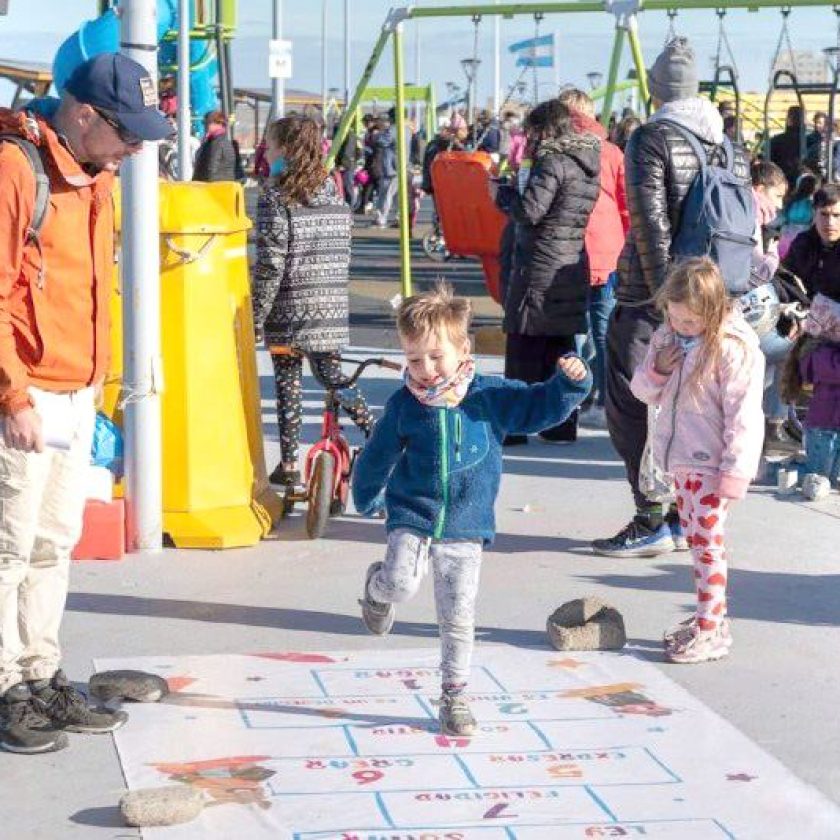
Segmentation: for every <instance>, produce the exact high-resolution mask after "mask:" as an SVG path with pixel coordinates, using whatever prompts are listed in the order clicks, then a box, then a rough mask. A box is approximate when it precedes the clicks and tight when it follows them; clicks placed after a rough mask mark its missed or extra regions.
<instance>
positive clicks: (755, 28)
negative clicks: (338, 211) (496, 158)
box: [0, 0, 837, 102]
mask: <svg viewBox="0 0 840 840" xmlns="http://www.w3.org/2000/svg"><path fill="white" fill-rule="evenodd" d="M324 2H326V7H327V17H328V31H327V55H328V70H327V84H326V87H327V88H330V87H336V88H338V89H339V90H343V88H344V58H343V55H344V52H343V50H344V36H343V31H344V16H343V9H344V0H284V2H283V10H284V11H283V29H284V32H283V37H284V38H287V39H289V40H291V41H292V42H293V78H292V79H291V80H289V82H287V84H288V85H289V86H290V87H295V88H302V89H305V90H311V91H320V90H321V75H322V74H321V55H322V51H321V42H322V38H321V27H322V3H324ZM399 3H400V0H350V7H351V16H350V17H351V25H350V30H351V76H352V78H353V79H357V78H358V76H359V74H360V73H361V71H362V69H363V68H364V66H365V64H366V62H367V60H368V57H369V55H370V51H371V49H372V47H373V44H374V42H375V40H376V36H377V34H378V32H379V29H380V28H381V26H382V23H383V21H384V19H385V16H386V13H387V11H388V9H389V8H390V7H391V6H393V5H399ZM414 5H416V6H434V5H466V4H464V3H463V2H461V0H415V4H414ZM9 6H10V11H9V15H8V16H6V17H0V57H3V58H21V59H23V58H28V59H30V60H36V61H45V62H50V61H52V57H53V55H54V54H55V50H56V49H57V47H58V45H59V44H60V43H61V42H62V41H63V40H64V38H66V37H67V36H68V35H69V34H71V33H72V32H74V31H75V30H76V29H77V28H78V27H79V25H80V24H81V23H82V22H84V21H85V20H88V19H90V18H92V17H94V16H95V15H96V9H97V3H96V2H95V0H41V3H40V4H39V6H38V7H37V8H39V9H41V10H42V11H43V14H41V15H34V14H33V12H32V10H33V8H34V3H33V0H9ZM271 9H272V0H240V3H239V27H238V30H237V37H236V40H235V41H234V45H233V65H234V84H235V85H236V86H237V87H239V86H242V87H249V86H250V87H267V86H268V85H269V80H268V78H267V62H268V58H267V56H268V46H267V40H268V38H269V37H270V35H271ZM790 24H791V37H792V40H793V43H794V47H795V48H797V49H816V50H819V49H822V48H823V47H826V46H830V45H834V44H835V43H836V42H837V34H836V16H835V15H834V14H833V13H832V11H831V8H830V6H827V7H826V8H818V9H796V10H794V11H793V12H792V14H791V16H790ZM676 25H677V32H678V34H680V35H686V36H688V37H689V38H690V39H691V41H692V43H693V44H694V47H695V51H696V53H697V58H698V67H699V70H700V74H701V76H703V77H711V68H712V66H713V65H712V58H713V55H714V52H715V48H716V43H717V32H718V21H717V18H716V16H715V14H714V12H713V11H712V10H708V11H697V12H681V13H680V14H679V16H678V18H677V22H676ZM726 25H727V30H728V35H729V40H730V43H731V44H732V47H733V50H734V53H735V55H734V58H735V62H736V65H737V67H738V70H739V73H740V77H741V87H742V89H744V90H764V89H766V84H767V83H766V79H767V76H768V70H769V65H770V59H771V56H772V54H773V52H774V50H775V48H776V43H777V41H778V39H779V32H780V26H781V15H780V14H779V12H778V11H776V10H772V9H766V10H762V11H760V12H757V13H750V12H747V11H741V10H733V11H731V12H730V13H729V14H728V15H727V17H726ZM639 28H640V32H641V40H642V46H643V51H644V55H645V59H646V62H647V63H648V65H650V63H652V61H653V59H654V58H655V56H656V54H657V53H658V52H659V49H660V48H661V46H662V44H663V42H664V40H665V37H666V34H667V31H668V19H667V16H666V15H665V13H664V12H643V13H642V14H641V15H640V16H639ZM540 32H541V34H547V33H549V32H554V33H555V34H556V38H557V52H558V56H559V66H558V74H557V75H558V78H559V80H560V81H561V83H572V84H576V85H578V86H581V87H584V88H588V86H589V82H588V81H587V74H588V73H590V72H600V73H603V74H604V76H606V71H607V66H608V63H609V55H610V51H611V43H612V32H613V22H612V19H611V18H610V16H608V15H607V14H606V13H593V14H568V15H547V16H546V17H545V19H544V20H543V21H542V23H541V24H540ZM533 34H534V20H533V16H521V17H517V18H514V19H512V20H503V21H502V24H501V43H502V64H501V68H502V70H501V76H502V87H503V88H504V89H505V90H506V89H507V88H508V87H509V86H510V85H511V84H512V83H513V82H514V81H515V80H516V78H517V77H518V75H519V70H518V69H517V68H516V67H515V64H514V58H513V56H512V55H511V54H510V53H508V51H507V47H508V46H509V45H510V44H512V43H514V42H515V41H517V40H520V39H522V38H528V37H531V36H532V35H533ZM473 39H474V26H473V23H472V21H471V20H470V19H469V18H463V19H459V18H439V19H435V20H424V21H420V22H413V21H412V22H409V23H407V24H406V38H405V41H406V79H407V80H409V81H415V78H414V77H415V76H416V75H417V68H418V67H419V77H420V80H421V82H422V83H428V82H429V81H431V82H433V83H434V84H435V86H436V89H437V96H438V100H439V101H441V100H443V99H445V98H446V83H447V82H454V83H456V84H458V85H461V86H463V85H464V83H465V79H464V74H463V70H462V68H461V64H460V62H461V59H463V58H468V57H472V54H473ZM478 57H479V58H480V59H481V65H480V69H479V73H478V98H479V100H480V101H482V102H484V101H486V99H487V97H489V96H490V95H491V89H492V76H493V71H492V68H493V22H492V20H491V19H490V18H489V17H487V18H485V19H484V20H483V21H482V23H481V25H480V28H479V41H478ZM630 64H631V62H630V56H629V50H628V53H627V55H625V57H624V60H623V63H622V68H621V71H620V76H621V77H623V76H624V75H625V74H626V72H627V69H628V68H629V67H630ZM392 72H393V71H392V64H391V50H390V49H389V50H386V54H385V56H384V57H383V60H382V62H381V65H380V67H379V69H378V71H377V73H376V75H375V76H374V80H373V81H374V83H375V84H391V83H392V82H393V75H392ZM527 79H528V83H529V90H530V89H531V86H532V76H531V75H530V74H529V75H528V77H527ZM538 83H539V91H540V95H541V97H542V96H547V95H549V93H550V91H551V90H552V88H553V83H554V71H553V70H547V69H546V70H541V71H540V76H539V78H538ZM9 90H10V89H9V88H8V87H6V88H0V102H8V98H9Z"/></svg>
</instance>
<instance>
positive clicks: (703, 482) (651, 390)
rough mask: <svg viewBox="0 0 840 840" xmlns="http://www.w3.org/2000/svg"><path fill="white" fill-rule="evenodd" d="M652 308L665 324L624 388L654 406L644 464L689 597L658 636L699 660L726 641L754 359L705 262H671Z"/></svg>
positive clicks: (757, 378)
mask: <svg viewBox="0 0 840 840" xmlns="http://www.w3.org/2000/svg"><path fill="white" fill-rule="evenodd" d="M657 303H658V305H659V307H660V309H661V310H662V312H663V314H664V316H665V323H664V324H663V325H662V326H661V327H660V328H659V329H658V330H657V331H656V332H655V333H654V335H653V339H652V340H651V343H650V348H649V350H648V354H647V357H646V358H645V360H644V362H643V363H642V365H641V366H640V367H639V368H638V369H637V370H636V373H635V375H634V376H633V380H632V382H631V386H630V387H631V388H632V390H633V393H634V394H635V395H636V396H637V397H638V398H639V399H640V400H642V401H643V402H645V403H647V404H648V405H657V406H659V407H660V412H659V415H658V417H657V420H656V424H655V426H654V427H653V429H652V430H651V432H650V434H651V446H652V451H653V458H654V461H655V462H656V464H657V465H658V466H659V467H660V468H661V469H662V470H663V471H664V472H665V473H667V474H669V475H670V476H672V477H673V480H674V490H675V493H676V497H677V508H678V510H679V512H680V522H681V525H682V527H683V529H684V530H685V532H686V536H687V539H688V545H689V547H690V548H691V554H692V559H693V561H694V581H695V588H696V591H697V610H696V612H695V614H694V615H693V616H692V617H691V618H690V619H688V620H687V621H684V622H682V623H681V624H679V625H678V626H677V627H676V628H673V629H672V630H671V631H669V632H668V633H666V634H665V655H666V658H667V659H668V660H669V661H671V662H681V663H694V662H709V661H712V660H715V659H720V658H722V657H724V656H726V654H727V653H728V652H729V648H730V647H731V645H732V637H731V635H730V632H729V622H728V621H727V620H726V575H727V566H726V551H725V548H724V524H725V522H726V517H727V514H728V512H729V506H730V504H731V502H732V501H733V500H735V499H741V498H743V497H744V495H745V494H746V492H747V488H748V487H749V484H750V481H751V480H752V479H753V478H754V477H755V474H756V472H757V470H758V462H759V459H760V457H761V446H762V441H763V437H764V414H763V413H762V409H761V401H762V394H763V390H764V356H763V355H762V353H761V351H760V349H759V346H758V337H757V336H756V334H755V333H754V332H753V330H752V328H751V327H750V326H749V325H748V324H747V322H746V321H745V320H744V318H743V317H742V315H741V314H740V311H739V310H738V309H737V308H736V307H733V306H732V305H731V303H730V300H729V298H728V297H727V294H726V289H725V287H724V284H723V278H722V277H721V275H720V272H719V271H718V268H717V266H716V265H715V263H714V262H712V261H711V260H710V259H708V258H706V257H699V258H693V259H690V260H686V261H684V262H681V263H679V264H678V265H677V266H676V267H675V268H674V269H673V270H672V271H671V273H670V274H669V275H668V278H667V280H666V281H665V283H664V285H663V286H662V288H661V289H660V291H659V293H658V295H657Z"/></svg>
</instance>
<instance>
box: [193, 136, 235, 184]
mask: <svg viewBox="0 0 840 840" xmlns="http://www.w3.org/2000/svg"><path fill="white" fill-rule="evenodd" d="M235 180H236V149H235V148H234V146H233V143H231V141H230V139H229V138H228V136H227V135H226V134H219V135H217V136H216V137H210V138H208V139H206V140H205V141H204V142H203V143H202V144H201V146H200V147H199V149H198V152H197V153H196V156H195V170H194V171H193V181H235Z"/></svg>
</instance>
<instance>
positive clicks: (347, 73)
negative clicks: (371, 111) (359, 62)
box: [344, 0, 353, 108]
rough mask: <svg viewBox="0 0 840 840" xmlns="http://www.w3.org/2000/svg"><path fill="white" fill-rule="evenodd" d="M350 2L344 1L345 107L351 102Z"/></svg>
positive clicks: (348, 0)
mask: <svg viewBox="0 0 840 840" xmlns="http://www.w3.org/2000/svg"><path fill="white" fill-rule="evenodd" d="M352 90H353V86H352V84H351V82H350V0H344V107H345V108H346V107H347V105H348V103H349V102H350V93H351V92H352Z"/></svg>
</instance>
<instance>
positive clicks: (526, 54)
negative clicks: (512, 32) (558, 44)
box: [508, 32, 554, 67]
mask: <svg viewBox="0 0 840 840" xmlns="http://www.w3.org/2000/svg"><path fill="white" fill-rule="evenodd" d="M508 49H509V50H510V51H511V52H512V53H517V57H516V66H517V67H554V33H553V32H552V33H551V34H550V35H541V36H540V37H539V38H528V39H527V40H526V41H517V42H516V43H515V44H512V45H511V46H510V47H509V48H508Z"/></svg>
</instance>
